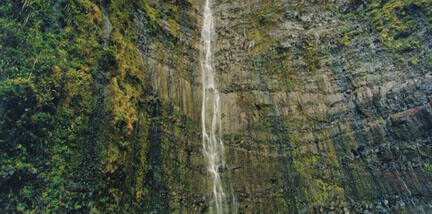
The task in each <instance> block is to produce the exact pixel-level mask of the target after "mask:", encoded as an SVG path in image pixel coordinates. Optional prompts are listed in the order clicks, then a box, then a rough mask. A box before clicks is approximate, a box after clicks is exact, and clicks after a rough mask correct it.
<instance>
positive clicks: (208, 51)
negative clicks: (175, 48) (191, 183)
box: [201, 0, 234, 214]
mask: <svg viewBox="0 0 432 214" xmlns="http://www.w3.org/2000/svg"><path fill="white" fill-rule="evenodd" d="M213 32H214V22H213V14H212V11H211V8H210V0H206V1H205V5H204V13H203V26H202V32H201V39H202V42H203V50H202V51H203V54H202V57H201V71H202V84H203V86H202V87H203V91H202V92H203V97H202V99H203V100H202V111H201V118H202V136H203V139H202V143H203V153H204V158H205V159H206V161H207V170H208V173H209V174H210V177H211V190H212V194H213V200H212V201H211V202H210V212H212V213H217V214H222V213H228V208H227V207H226V206H225V207H224V205H223V202H224V199H225V198H226V195H225V192H224V188H223V185H222V179H221V175H220V174H219V171H220V170H221V169H222V168H224V167H225V161H224V157H223V152H224V145H223V141H222V124H221V112H220V103H219V102H220V96H219V91H218V89H217V87H216V84H215V74H214V68H213V62H212V60H213V56H212V38H213ZM233 198H234V197H233Z"/></svg>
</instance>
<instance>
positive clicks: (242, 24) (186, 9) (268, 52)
mask: <svg viewBox="0 0 432 214" xmlns="http://www.w3.org/2000/svg"><path fill="white" fill-rule="evenodd" d="M370 4H371V3H370V2H368V1H349V0H340V1H331V2H330V1H300V0H299V1H294V0H289V1H286V0H274V1H250V0H237V1H228V0H218V1H215V2H214V5H213V8H214V17H215V19H216V23H215V24H216V38H214V46H215V48H214V56H215V59H214V64H215V68H216V72H217V75H218V84H219V89H220V91H221V92H222V94H221V100H222V103H221V104H222V123H223V133H224V142H225V145H226V148H225V149H226V159H227V160H226V161H227V163H228V164H229V165H230V168H231V174H232V178H231V181H232V186H233V188H234V192H235V194H236V197H237V200H238V202H239V212H240V213H277V212H280V213H295V212H300V213H308V212H315V213H332V212H333V213H349V212H362V213H365V212H366V213H367V212H371V213H377V212H384V213H385V212H415V213H422V212H428V209H430V208H429V204H430V203H431V201H432V189H431V185H432V183H431V181H432V180H431V175H432V171H431V168H430V162H431V158H430V157H431V151H432V146H431V141H432V107H431V104H432V103H431V96H432V86H431V84H430V83H431V82H432V73H431V64H430V61H431V54H430V53H431V43H430V37H431V36H430V31H428V30H427V28H426V25H427V24H425V23H427V22H425V21H424V15H421V14H420V15H417V16H415V18H414V20H416V21H418V23H423V24H422V25H424V26H420V27H418V28H417V30H414V31H412V32H410V34H409V35H408V36H407V37H406V38H417V39H419V42H420V44H421V45H418V46H415V45H414V46H415V47H414V48H412V49H410V48H406V49H405V48H402V49H397V48H396V49H393V48H392V46H389V45H388V44H389V43H386V41H387V40H385V38H384V37H383V35H382V31H377V30H376V26H375V25H374V24H373V23H374V22H372V21H370V19H369V18H370V17H371V16H372V13H373V11H372V9H367V8H372V7H371V6H370ZM377 7H378V6H377ZM200 9H201V5H200V3H199V2H194V3H191V4H188V5H187V6H183V7H182V9H181V10H179V14H181V15H179V16H178V24H179V27H178V29H179V32H180V33H179V35H177V36H178V40H176V41H177V42H178V43H177V44H176V45H175V46H174V47H173V46H169V45H167V44H166V43H165V42H164V41H165V39H164V38H161V37H154V36H153V37H152V36H151V35H149V34H147V33H146V30H145V29H146V26H145V25H140V23H144V21H139V20H140V17H141V16H142V15H140V14H139V13H138V15H137V17H138V18H137V20H138V22H137V23H138V32H139V35H140V41H141V42H142V41H146V43H142V44H140V50H141V53H142V54H143V56H144V57H143V59H144V60H147V66H148V67H149V68H150V72H149V76H150V79H151V82H152V83H151V84H152V88H153V89H154V93H155V94H156V95H155V96H156V97H157V99H159V100H161V103H162V107H161V108H165V109H169V110H165V111H167V112H168V113H165V114H167V115H165V116H166V117H168V118H169V119H168V120H166V121H165V122H162V123H161V135H162V140H161V142H163V146H162V148H161V149H162V153H163V154H166V155H165V156H164V155H162V156H163V157H162V162H163V164H162V166H161V167H162V176H163V177H164V182H166V183H165V188H166V189H167V193H166V197H167V198H168V199H169V201H170V202H169V205H167V206H169V209H170V210H172V211H173V210H183V211H184V212H187V213H194V212H205V211H206V209H207V208H206V205H205V204H206V202H205V201H206V200H208V199H209V197H210V196H209V194H208V191H207V189H206V188H207V182H208V180H207V175H206V172H205V168H204V166H203V159H202V155H201V136H200V134H199V133H200V118H199V117H200V106H201V105H200V102H201V95H200V92H201V83H200V69H199V56H200V52H199V49H200V42H199V40H200V39H199V38H200V37H199V32H200V26H201V25H200V22H201V17H200V16H201V14H200ZM362 11H363V12H362ZM371 11H372V12H371ZM141 18H142V17H141ZM165 30H166V31H167V32H168V31H170V25H169V24H167V25H166V29H165ZM380 32H381V33H380ZM389 32H390V33H391V32H392V31H389ZM405 36H406V35H405ZM395 38H396V37H395ZM161 114H164V113H163V111H162V113H161ZM169 114H173V116H172V117H171V116H170V115H169ZM165 123H167V124H169V125H166V124H165ZM179 130H186V131H179ZM179 167H180V168H181V169H182V170H178V168H179ZM222 174H223V173H222ZM172 176H177V177H178V178H179V179H173V177H172ZM223 176H224V177H225V179H226V180H228V178H227V177H229V176H228V175H227V174H225V175H223ZM429 211H430V210H429Z"/></svg>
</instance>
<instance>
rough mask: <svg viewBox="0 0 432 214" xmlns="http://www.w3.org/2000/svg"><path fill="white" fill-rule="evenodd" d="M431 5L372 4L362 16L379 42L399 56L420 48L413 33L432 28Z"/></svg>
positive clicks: (391, 0) (382, 0) (390, 0)
mask: <svg viewBox="0 0 432 214" xmlns="http://www.w3.org/2000/svg"><path fill="white" fill-rule="evenodd" d="M431 9H432V2H430V1H424V0H408V1H404V0H379V1H372V3H371V4H369V5H368V7H367V9H366V11H365V12H367V13H368V15H367V16H366V17H368V18H369V19H370V21H371V25H372V27H373V29H374V30H376V31H377V32H378V33H379V36H380V39H381V41H382V42H383V43H384V44H385V45H386V46H387V47H389V48H393V49H395V50H397V51H400V52H406V51H411V50H414V49H417V48H418V47H420V42H419V41H418V40H421V36H419V35H417V34H416V33H415V32H418V31H420V30H422V28H427V30H429V31H430V29H429V28H430V27H429V28H428V26H431V25H432V19H431V18H430V17H431V15H432V11H431Z"/></svg>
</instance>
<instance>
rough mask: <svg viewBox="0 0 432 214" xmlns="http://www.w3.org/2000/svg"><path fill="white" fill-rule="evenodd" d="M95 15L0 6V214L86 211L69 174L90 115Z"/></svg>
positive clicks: (85, 10)
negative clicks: (8, 213)
mask: <svg viewBox="0 0 432 214" xmlns="http://www.w3.org/2000/svg"><path fill="white" fill-rule="evenodd" d="M58 8H62V9H63V10H59V9H58ZM100 15H101V14H100V13H99V14H98V10H97V7H96V6H95V5H94V4H93V3H92V2H91V1H86V0H82V1H76V0H74V1H58V3H54V1H12V0H6V1H5V2H2V4H1V5H0V47H1V48H0V113H1V115H0V142H1V144H0V151H1V155H0V165H1V170H0V175H1V177H0V198H2V199H6V200H1V201H0V210H2V211H4V212H11V213H15V212H24V213H26V212H43V213H45V212H66V211H75V212H80V211H84V210H89V209H90V204H91V202H89V200H88V198H86V197H83V194H88V189H86V187H85V185H82V184H79V183H77V182H78V181H77V180H75V179H74V178H73V175H74V174H76V172H77V169H78V168H79V159H80V154H79V152H78V150H77V148H78V144H79V143H80V142H82V141H83V133H84V132H85V131H86V130H87V121H88V119H89V115H90V112H91V109H92V103H93V97H92V91H93V87H92V75H91V72H92V71H94V70H96V69H97V61H98V58H99V55H100V50H99V46H100V45H99V42H98V39H97V37H98V36H99V35H101V28H100V27H99V26H101V25H100V20H101V17H99V16H100ZM71 186H84V188H83V191H81V192H78V191H76V190H74V188H71Z"/></svg>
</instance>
